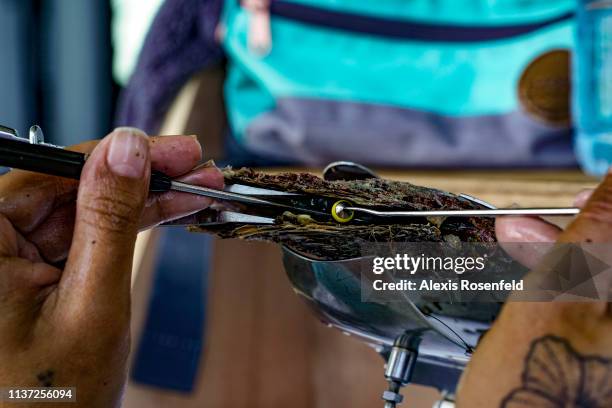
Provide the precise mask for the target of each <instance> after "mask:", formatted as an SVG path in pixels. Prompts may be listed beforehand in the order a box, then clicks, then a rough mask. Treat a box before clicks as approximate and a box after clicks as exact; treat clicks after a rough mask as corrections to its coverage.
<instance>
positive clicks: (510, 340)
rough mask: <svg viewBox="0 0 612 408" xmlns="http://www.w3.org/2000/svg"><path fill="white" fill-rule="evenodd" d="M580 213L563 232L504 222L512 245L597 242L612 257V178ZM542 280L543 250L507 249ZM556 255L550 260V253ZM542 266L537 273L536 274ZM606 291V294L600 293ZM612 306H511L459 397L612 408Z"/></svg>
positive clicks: (466, 401) (587, 198) (498, 403)
mask: <svg viewBox="0 0 612 408" xmlns="http://www.w3.org/2000/svg"><path fill="white" fill-rule="evenodd" d="M576 201H577V202H576V204H577V205H578V206H580V207H582V210H581V212H580V214H579V215H578V216H577V217H576V219H575V220H574V221H573V222H572V223H571V224H570V225H569V226H568V227H567V228H566V229H565V230H561V229H560V228H557V227H556V226H553V225H552V224H549V223H547V222H545V221H543V220H541V219H538V218H528V217H520V218H519V217H516V218H514V217H506V218H500V219H498V220H497V224H496V230H497V236H498V239H499V241H500V242H501V243H502V245H504V243H508V242H513V243H533V242H539V243H546V242H561V243H592V244H594V245H598V249H599V251H598V253H599V252H603V255H604V257H607V258H608V259H609V255H610V254H611V253H612V251H611V250H610V249H611V248H612V173H608V175H607V176H606V178H605V179H604V180H603V181H602V182H601V184H600V185H599V186H598V187H597V189H595V190H594V191H590V192H583V193H581V194H579V196H578V197H577V200H576ZM505 248H506V249H507V251H508V252H509V253H510V255H512V256H513V257H515V258H516V259H517V260H519V261H520V262H522V263H523V264H525V265H526V266H528V267H530V268H532V270H533V272H531V273H530V274H529V275H528V276H527V277H526V279H529V278H530V277H535V278H536V279H537V278H538V276H539V273H538V272H539V270H538V264H539V263H540V261H542V259H543V257H546V256H547V255H546V254H545V253H544V252H543V251H542V248H546V246H542V245H529V244H527V245H521V246H518V245H505ZM548 256H550V255H548ZM534 268H535V269H534ZM599 289H600V290H601V291H602V292H603V293H604V294H605V293H606V289H607V290H608V293H609V290H610V288H599ZM610 373H612V307H611V303H608V302H605V301H591V302H586V301H585V302H567V301H556V302H518V301H510V302H507V303H506V304H505V305H504V307H503V309H502V312H501V314H500V315H499V317H498V318H497V320H496V321H495V322H494V324H493V326H492V328H491V330H490V331H489V332H488V333H487V334H486V335H485V336H484V338H482V340H481V341H480V343H479V344H478V347H477V348H476V352H475V353H474V355H473V357H472V359H471V361H470V363H469V365H468V367H467V369H466V371H465V372H464V374H463V376H462V379H461V383H460V386H459V389H458V392H457V406H458V407H459V408H461V407H470V408H472V407H474V408H479V407H504V408H506V407H512V408H521V407H525V408H527V407H550V408H556V407H559V408H561V407H563V408H579V407H585V406H588V407H593V408H603V407H610V406H612V377H611V376H610Z"/></svg>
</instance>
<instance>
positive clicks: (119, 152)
mask: <svg viewBox="0 0 612 408" xmlns="http://www.w3.org/2000/svg"><path fill="white" fill-rule="evenodd" d="M110 137H111V141H110V146H109V147H108V153H107V156H106V160H107V162H108V166H109V167H110V169H111V171H112V172H113V173H115V174H116V175H118V176H123V177H130V178H141V177H143V176H144V173H145V166H146V164H147V156H148V154H149V152H148V149H149V145H148V142H147V139H146V134H145V133H144V132H143V131H141V130H139V129H136V128H129V127H120V128H117V129H115V130H114V131H113V133H112V135H111V136H110Z"/></svg>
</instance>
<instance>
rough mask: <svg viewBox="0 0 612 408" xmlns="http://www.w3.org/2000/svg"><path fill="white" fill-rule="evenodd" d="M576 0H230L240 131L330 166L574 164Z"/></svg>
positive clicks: (249, 142)
mask: <svg viewBox="0 0 612 408" xmlns="http://www.w3.org/2000/svg"><path fill="white" fill-rule="evenodd" d="M574 8H575V2H574V1H572V0H497V1H495V0H493V1H484V0H483V1H476V0H437V1H434V0H378V1H373V0H283V1H281V0H271V1H269V2H268V1H264V0H247V1H243V2H239V1H236V0H226V1H225V2H224V4H223V8H222V12H221V16H220V24H219V26H218V28H217V37H218V38H219V40H220V41H221V43H222V46H223V49H224V51H225V54H226V57H227V60H228V71H227V79H226V83H225V102H226V109H227V113H228V118H229V123H230V127H231V132H232V135H233V137H234V138H235V139H236V140H237V141H238V143H240V144H241V145H243V146H244V147H246V148H247V149H248V150H249V151H252V152H254V153H257V154H260V155H263V156H265V157H269V158H272V159H278V160H284V161H291V162H298V163H303V164H307V165H315V166H318V165H322V164H325V163H327V162H329V161H332V160H338V159H342V160H354V161H358V162H361V163H364V164H370V165H381V166H404V167H405V166H419V167H423V166H426V167H434V166H435V167H440V166H444V167H466V166H469V167H485V166H486V167H559V166H573V165H575V158H574V154H573V149H572V139H571V138H572V134H571V128H570V117H569V108H568V106H569V101H568V99H569V82H570V81H569V52H568V51H569V50H571V49H572V47H573V43H574V38H573V35H574V34H573V28H574V21H573V11H574Z"/></svg>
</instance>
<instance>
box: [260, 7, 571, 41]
mask: <svg viewBox="0 0 612 408" xmlns="http://www.w3.org/2000/svg"><path fill="white" fill-rule="evenodd" d="M270 13H272V14H274V15H276V16H278V17H283V18H288V19H291V20H295V21H300V22H302V23H306V24H313V25H319V26H322V27H325V28H335V29H338V30H348V31H353V32H359V33H363V34H371V35H378V36H382V37H391V38H403V39H408V40H417V41H442V42H473V41H492V40H499V39H504V38H508V37H514V36H517V35H524V34H528V33H530V32H532V31H535V30H539V29H541V28H544V27H547V26H550V25H553V24H556V23H559V22H561V21H565V20H569V19H571V18H573V16H574V13H566V14H563V15H560V16H558V17H555V18H552V19H550V20H546V21H540V22H537V23H532V24H515V25H506V26H485V25H482V26H468V25H451V24H430V23H422V22H419V21H416V20H415V21H409V20H403V21H400V20H397V19H390V18H384V17H374V16H367V15H362V14H357V13H350V12H346V11H341V12H340V11H332V10H327V9H324V8H321V7H313V6H309V5H305V4H298V3H294V2H290V1H281V0H277V1H273V2H272V3H270Z"/></svg>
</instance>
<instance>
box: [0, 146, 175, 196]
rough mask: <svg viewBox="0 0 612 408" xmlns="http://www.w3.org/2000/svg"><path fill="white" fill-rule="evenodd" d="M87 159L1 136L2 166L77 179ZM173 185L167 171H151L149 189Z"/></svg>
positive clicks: (160, 190)
mask: <svg viewBox="0 0 612 408" xmlns="http://www.w3.org/2000/svg"><path fill="white" fill-rule="evenodd" d="M85 161H87V155H86V154H84V153H79V152H73V151H70V150H64V149H61V148H58V147H53V146H46V145H39V144H31V143H27V142H20V141H18V140H11V139H0V165H2V166H6V167H12V168H16V169H21V170H28V171H35V172H37V173H44V174H49V175H52V176H59V177H67V178H71V179H77V180H78V179H79V178H81V171H82V170H83V166H84V165H85ZM171 184H172V179H171V178H170V177H168V176H166V175H165V174H164V173H161V172H159V171H155V170H154V171H152V172H151V182H150V184H149V190H150V191H152V192H164V191H168V190H170V187H171Z"/></svg>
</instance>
